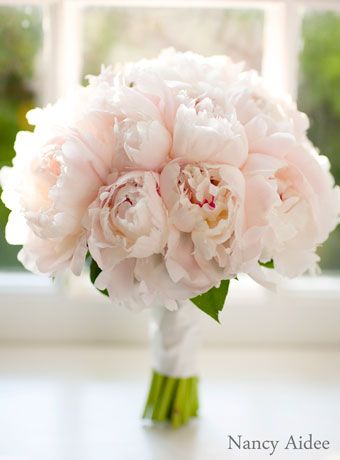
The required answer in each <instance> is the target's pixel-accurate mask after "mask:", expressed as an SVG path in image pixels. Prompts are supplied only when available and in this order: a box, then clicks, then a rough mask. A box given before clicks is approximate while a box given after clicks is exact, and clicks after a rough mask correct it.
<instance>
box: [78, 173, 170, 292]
mask: <svg viewBox="0 0 340 460" xmlns="http://www.w3.org/2000/svg"><path fill="white" fill-rule="evenodd" d="M158 182H159V177H158V175H157V174H156V173H153V172H149V171H148V172H142V171H139V172H138V171H137V172H129V173H126V174H124V175H122V176H120V177H119V178H118V179H117V180H116V181H115V182H113V183H112V184H110V185H107V186H105V187H102V188H101V189H100V190H99V192H98V196H97V198H96V200H95V201H94V203H92V205H91V206H90V208H89V212H88V217H87V223H86V226H87V229H88V246H89V250H90V253H91V256H92V257H93V259H94V260H95V261H96V262H97V264H98V266H99V267H100V269H101V270H102V272H101V274H100V275H99V276H98V278H97V280H96V286H97V287H98V288H99V289H107V290H108V292H109V294H110V297H111V299H116V300H118V301H122V300H123V299H128V298H129V297H132V296H133V291H134V290H136V289H137V290H138V289H140V286H139V280H137V279H136V278H135V275H134V269H135V265H136V260H137V259H144V258H147V257H149V256H152V255H153V254H162V253H163V251H164V247H165V243H166V236H167V216H166V210H165V208H164V205H163V202H162V199H161V197H160V195H159V191H158V189H159V183H158ZM131 294H132V295H131Z"/></svg>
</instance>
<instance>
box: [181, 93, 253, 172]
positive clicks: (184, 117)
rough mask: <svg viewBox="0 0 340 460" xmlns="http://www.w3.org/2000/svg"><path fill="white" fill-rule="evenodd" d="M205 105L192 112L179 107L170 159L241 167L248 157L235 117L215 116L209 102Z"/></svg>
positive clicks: (190, 109)
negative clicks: (171, 157)
mask: <svg viewBox="0 0 340 460" xmlns="http://www.w3.org/2000/svg"><path fill="white" fill-rule="evenodd" d="M205 102H207V103H209V102H210V104H209V105H207V104H206V105H203V106H202V105H201V106H198V107H197V106H196V108H194V107H192V108H191V107H186V106H185V105H181V106H180V107H179V109H178V110H177V114H176V119H175V125H174V138H173V147H172V156H173V157H174V158H181V159H182V160H184V161H186V162H191V163H192V162H206V163H209V164H214V163H215V164H216V163H217V164H230V165H232V166H236V167H239V166H241V165H242V164H243V163H244V162H245V160H246V158H247V154H248V144H247V138H246V136H245V133H244V130H243V127H242V125H241V124H240V123H239V122H238V120H237V119H236V116H235V113H232V114H231V115H230V116H225V117H221V116H215V115H214V113H213V110H212V104H211V101H209V100H208V101H205ZM209 106H210V107H209ZM209 109H210V110H209Z"/></svg>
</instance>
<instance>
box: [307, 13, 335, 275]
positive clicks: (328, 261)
mask: <svg viewBox="0 0 340 460" xmlns="http://www.w3.org/2000/svg"><path fill="white" fill-rule="evenodd" d="M302 37H303V48H302V51H301V55H300V81H299V101H298V102H299V106H300V108H301V109H302V110H303V111H305V112H306V113H307V114H308V115H309V117H310V119H311V127H310V130H309V136H310V138H311V140H312V141H313V142H314V144H315V145H317V146H318V147H319V149H320V151H321V153H323V154H325V155H327V156H328V157H329V159H330V161H331V164H332V172H333V174H334V176H335V179H336V182H337V183H338V184H340V13H336V12H330V11H323V12H316V11H311V12H308V13H307V14H306V15H305V17H304V20H303V23H302ZM339 249H340V228H338V229H337V230H336V231H335V232H334V233H333V234H332V236H331V237H330V239H329V240H328V241H327V243H326V244H325V245H324V247H323V248H321V249H320V255H321V258H322V259H321V260H322V264H321V265H322V267H323V268H326V269H340V251H339Z"/></svg>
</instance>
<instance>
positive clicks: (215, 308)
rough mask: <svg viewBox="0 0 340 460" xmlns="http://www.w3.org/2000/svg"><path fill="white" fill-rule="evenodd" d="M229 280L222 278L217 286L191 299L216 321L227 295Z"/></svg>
mask: <svg viewBox="0 0 340 460" xmlns="http://www.w3.org/2000/svg"><path fill="white" fill-rule="evenodd" d="M229 283H230V280H223V281H221V284H220V286H219V287H218V288H216V287H213V288H211V289H210V290H209V291H207V292H205V293H204V294H201V295H199V296H197V297H194V298H193V299H191V302H193V303H194V304H195V305H196V306H197V307H198V308H199V309H200V310H202V311H204V313H206V314H207V315H209V316H211V317H212V318H213V319H214V320H216V321H217V322H218V323H219V322H220V320H219V317H218V315H219V312H220V311H222V309H223V306H224V302H225V299H226V297H227V295H228V289H229Z"/></svg>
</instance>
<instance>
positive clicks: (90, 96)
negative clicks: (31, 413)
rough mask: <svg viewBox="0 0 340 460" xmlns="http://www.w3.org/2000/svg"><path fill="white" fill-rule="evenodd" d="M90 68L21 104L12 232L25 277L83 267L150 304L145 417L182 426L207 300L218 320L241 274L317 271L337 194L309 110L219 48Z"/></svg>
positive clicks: (9, 196)
mask: <svg viewBox="0 0 340 460" xmlns="http://www.w3.org/2000/svg"><path fill="white" fill-rule="evenodd" d="M88 79H89V84H88V85H87V86H86V87H80V88H79V89H76V90H74V91H73V92H71V93H70V94H69V95H68V96H66V97H65V98H64V99H61V100H59V101H58V102H56V103H55V104H54V105H48V106H47V107H45V108H44V109H40V108H37V109H34V110H32V111H30V112H29V113H28V115H27V117H28V121H29V123H30V124H32V125H34V126H35V128H34V131H33V132H20V133H18V135H17V139H16V142H15V150H16V157H15V158H14V160H13V167H11V168H8V167H6V168H3V170H2V173H1V180H2V186H3V195H2V198H3V201H4V203H5V204H6V206H7V207H8V208H9V209H10V210H11V211H12V212H11V214H10V217H9V221H8V225H7V228H6V235H7V240H8V242H9V243H12V244H20V245H22V249H21V250H20V252H19V255H18V259H19V260H20V261H21V262H22V264H23V265H24V266H25V267H26V268H27V269H28V270H31V271H32V272H35V273H40V274H41V273H44V274H49V275H50V276H55V275H56V274H57V273H58V272H60V271H62V270H64V269H66V268H69V269H70V270H71V271H72V272H73V273H74V274H76V275H79V274H80V273H81V272H82V270H83V268H84V267H85V266H89V273H90V277H91V281H92V283H93V284H94V285H95V287H96V288H97V289H98V290H99V291H101V292H102V293H103V294H105V295H107V296H109V298H110V299H111V300H112V302H114V303H116V304H117V303H119V304H123V305H125V306H127V307H128V308H131V309H134V310H136V309H137V310H138V309H142V308H151V309H152V312H153V313H152V316H153V325H152V326H153V328H152V334H153V338H152V343H153V358H154V363H153V375H152V381H151V386H150V391H149V395H148V398H147V402H146V407H145V411H144V417H146V418H149V419H151V420H154V421H164V420H170V421H171V423H172V425H173V426H174V427H178V426H181V425H183V424H184V423H186V422H187V421H188V420H189V419H190V418H191V417H193V416H196V415H197V411H198V392H197V369H196V368H195V351H196V348H197V346H198V340H199V321H200V319H201V317H202V316H203V315H202V311H203V312H205V313H206V314H208V315H210V316H211V317H212V318H214V319H215V320H217V321H218V320H219V312H220V311H221V310H222V308H223V306H224V302H225V298H226V296H227V293H228V287H229V283H230V280H233V279H235V278H236V277H237V275H238V274H239V273H246V274H248V275H249V276H251V277H252V278H253V279H254V280H256V281H257V282H258V283H261V284H262V285H264V286H267V287H272V286H275V284H276V283H277V282H278V281H280V279H281V278H282V277H288V278H291V277H295V276H299V275H301V274H303V273H305V272H306V271H311V270H312V271H314V272H315V271H317V270H318V261H319V256H318V255H317V249H318V247H319V246H320V245H321V244H322V243H323V242H324V241H325V240H326V239H327V237H328V235H329V233H330V232H331V231H332V230H333V229H334V228H335V226H336V225H337V222H338V220H339V211H340V195H339V189H338V188H337V187H335V186H334V180H333V178H332V176H331V174H330V172H329V163H328V160H327V158H326V157H324V156H321V155H319V153H318V151H317V150H316V149H315V148H314V147H313V145H312V144H311V143H310V142H309V140H308V139H307V136H306V130H307V128H308V119H307V117H306V115H304V114H303V113H301V112H299V111H298V110H297V108H296V105H295V104H294V103H293V102H292V100H291V99H290V97H288V96H287V95H278V94H274V93H272V92H271V91H270V90H269V89H268V88H267V87H266V84H265V82H264V80H263V79H262V78H261V77H260V76H259V75H258V74H257V73H256V72H255V71H251V70H250V71H248V70H244V66H243V64H236V63H233V62H232V61H231V60H230V59H229V58H228V57H226V56H213V57H202V56H199V55H197V54H194V53H190V52H187V53H177V52H175V51H174V50H165V51H164V52H162V53H161V55H160V56H159V57H158V58H157V59H151V60H141V61H138V62H136V63H129V64H126V65H123V66H119V67H117V68H115V69H113V68H112V67H107V68H102V71H101V73H100V75H99V76H89V77H88Z"/></svg>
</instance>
